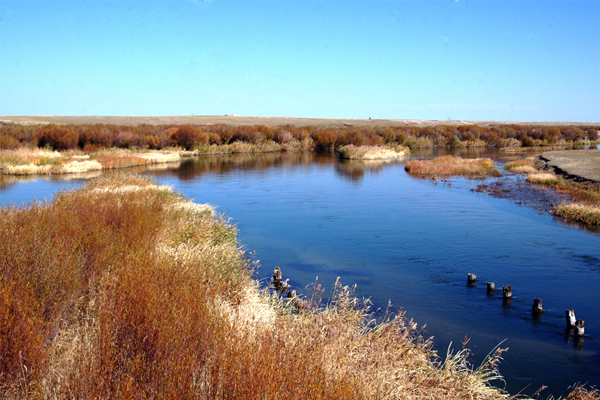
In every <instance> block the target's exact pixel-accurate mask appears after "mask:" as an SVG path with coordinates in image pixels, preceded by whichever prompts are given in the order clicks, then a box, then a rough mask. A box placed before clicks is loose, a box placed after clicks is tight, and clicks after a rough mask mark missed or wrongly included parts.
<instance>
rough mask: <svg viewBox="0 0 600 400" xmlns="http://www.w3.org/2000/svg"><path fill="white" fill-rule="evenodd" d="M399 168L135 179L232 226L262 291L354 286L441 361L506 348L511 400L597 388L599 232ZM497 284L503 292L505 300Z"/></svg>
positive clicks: (174, 171) (50, 188)
mask: <svg viewBox="0 0 600 400" xmlns="http://www.w3.org/2000/svg"><path fill="white" fill-rule="evenodd" d="M432 155H435V152H425V153H422V154H419V153H416V154H414V156H417V157H430V156H432ZM478 155H480V154H479V153H465V154H463V156H478ZM493 156H494V155H493ZM494 157H495V158H497V155H495V156H494ZM405 162H406V161H399V162H361V161H352V162H349V161H345V162H343V161H340V160H337V159H335V158H334V157H331V156H327V155H317V154H313V153H302V154H299V153H297V154H262V155H252V156H250V155H240V156H227V157H202V158H198V159H192V160H189V161H186V162H184V163H183V164H181V166H178V167H169V168H163V169H153V170H148V169H144V170H136V171H135V172H136V173H140V174H145V175H149V176H151V177H152V178H153V179H155V180H156V181H158V182H160V183H161V184H167V185H171V186H172V187H173V188H174V189H175V190H177V191H179V192H181V193H183V194H184V195H185V196H186V197H188V198H192V199H194V200H195V201H196V202H199V203H209V204H212V205H213V206H215V207H216V208H217V211H219V212H221V213H224V214H225V215H226V216H228V217H230V218H232V221H233V222H234V223H236V224H237V227H238V228H239V240H240V244H241V245H242V246H243V247H244V248H245V249H247V250H248V251H256V255H255V257H256V259H260V265H261V267H260V269H259V270H258V271H257V278H258V279H261V280H262V281H263V282H265V283H266V282H268V279H269V277H270V276H271V274H272V272H273V268H274V267H280V268H281V270H282V272H283V275H284V279H285V278H289V279H290V283H291V284H292V286H293V287H294V289H297V290H298V291H299V292H302V291H306V292H308V291H309V289H307V287H308V286H309V285H311V284H313V283H314V282H315V279H316V278H317V277H318V282H319V283H321V284H322V285H323V286H324V287H331V286H332V285H333V283H334V282H335V279H336V278H337V277H340V280H341V281H342V283H344V284H347V285H353V284H357V291H356V294H357V295H358V296H360V297H365V298H369V299H370V301H371V302H372V303H373V310H374V311H376V310H377V309H385V308H386V306H387V304H388V301H391V302H392V303H393V306H395V307H396V308H400V309H401V310H402V311H405V312H406V316H407V317H408V318H412V319H414V320H415V321H416V322H417V323H418V324H419V325H420V326H423V325H425V328H424V332H423V334H424V335H425V336H427V337H428V336H433V341H434V345H435V348H436V349H437V350H438V353H439V355H440V356H441V357H442V358H443V357H444V356H445V354H446V351H447V349H448V346H450V344H451V346H452V349H453V350H454V351H457V350H460V349H462V342H463V340H464V339H465V337H466V338H468V339H469V341H468V344H467V346H468V347H469V348H470V349H471V350H472V351H473V353H474V354H473V356H472V361H473V363H474V365H475V366H477V365H478V364H479V363H480V362H481V361H482V360H483V359H484V357H485V356H486V355H487V354H488V353H489V352H490V351H491V350H492V349H493V348H494V347H495V346H496V345H498V344H499V343H501V342H502V347H507V348H508V349H509V350H508V351H507V352H506V353H504V361H503V362H502V363H501V364H500V373H501V374H502V375H503V376H504V377H505V381H506V383H503V382H496V384H497V386H499V387H502V388H505V389H506V390H507V391H509V393H511V394H516V393H517V392H520V391H521V390H522V391H523V393H525V394H530V395H531V394H533V393H534V392H535V391H536V390H538V389H539V388H540V387H542V386H543V385H544V386H547V387H548V388H547V389H545V390H543V391H542V392H541V393H542V396H543V397H547V396H549V395H550V394H552V395H554V396H559V395H561V394H564V393H566V392H567V390H568V387H569V385H572V384H575V383H577V382H580V383H587V384H588V385H596V386H600V307H599V300H600V298H599V295H598V288H599V287H600V235H598V234H597V233H593V232H590V231H587V230H585V229H583V228H581V227H579V226H573V225H568V224H565V223H564V222H561V221H559V220H557V219H554V218H553V217H552V216H550V215H549V214H548V213H547V212H540V211H539V210H536V209H534V208H532V207H528V206H526V205H524V204H523V203H522V202H520V201H515V200H514V199H506V198H496V197H492V196H490V195H488V194H486V193H479V192H477V191H476V190H474V189H475V188H476V187H477V185H479V184H482V183H493V182H494V181H495V180H496V179H495V178H491V179H488V180H469V179H464V178H451V179H448V180H445V181H441V180H439V181H432V180H427V179H418V178H414V177H411V176H409V175H408V174H407V173H406V172H405V170H404V164H405ZM499 166H500V168H501V163H499ZM502 179H505V180H512V181H519V180H522V178H520V177H517V176H514V175H511V176H505V177H503V178H502ZM82 182H83V180H71V181H64V180H45V179H34V180H29V181H17V182H12V183H10V184H5V185H4V186H3V187H2V189H0V203H1V204H2V205H3V206H5V205H6V204H8V203H9V202H13V203H22V202H26V201H30V200H32V199H33V198H37V199H38V200H41V199H44V198H47V199H50V198H51V196H52V193H53V192H55V191H57V190H61V189H65V188H68V187H77V186H79V185H81V184H82ZM468 273H473V274H476V275H477V282H476V284H475V285H472V286H468V285H467V274H468ZM487 282H495V285H496V288H497V289H496V291H495V292H493V293H488V292H487V290H486V283H487ZM503 285H511V286H512V289H513V299H512V301H511V302H510V303H509V304H506V303H503V299H502V286H503ZM536 297H539V298H541V299H542V300H543V306H544V310H545V311H544V312H543V314H542V315H541V317H540V318H535V317H534V315H532V313H531V306H532V304H533V299H534V298H536ZM566 309H574V310H575V313H576V316H577V318H578V319H583V320H585V326H586V336H585V337H584V338H583V339H581V340H575V339H574V338H573V337H572V335H569V333H568V331H567V332H566V331H565V326H566V324H565V310H566Z"/></svg>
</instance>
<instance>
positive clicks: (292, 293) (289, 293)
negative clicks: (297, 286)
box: [287, 290, 296, 299]
mask: <svg viewBox="0 0 600 400" xmlns="http://www.w3.org/2000/svg"><path fill="white" fill-rule="evenodd" d="M287 297H288V298H290V299H293V298H295V297H296V291H295V290H290V291H289V292H288V294H287Z"/></svg>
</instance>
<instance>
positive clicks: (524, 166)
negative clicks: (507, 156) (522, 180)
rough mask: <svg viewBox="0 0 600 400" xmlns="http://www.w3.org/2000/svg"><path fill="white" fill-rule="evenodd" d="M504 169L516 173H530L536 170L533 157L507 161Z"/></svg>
mask: <svg viewBox="0 0 600 400" xmlns="http://www.w3.org/2000/svg"><path fill="white" fill-rule="evenodd" d="M504 169H506V170H507V171H510V172H513V173H516V174H532V173H535V172H537V171H538V169H537V168H536V162H535V159H533V158H525V159H522V160H515V161H509V162H507V163H506V164H505V165H504Z"/></svg>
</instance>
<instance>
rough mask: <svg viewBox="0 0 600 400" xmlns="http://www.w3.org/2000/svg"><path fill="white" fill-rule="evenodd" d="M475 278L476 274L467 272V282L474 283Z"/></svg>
mask: <svg viewBox="0 0 600 400" xmlns="http://www.w3.org/2000/svg"><path fill="white" fill-rule="evenodd" d="M476 280H477V275H475V274H469V275H467V282H468V283H469V284H470V285H471V284H473V283H475V281H476Z"/></svg>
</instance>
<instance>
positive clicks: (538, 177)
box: [527, 171, 562, 186]
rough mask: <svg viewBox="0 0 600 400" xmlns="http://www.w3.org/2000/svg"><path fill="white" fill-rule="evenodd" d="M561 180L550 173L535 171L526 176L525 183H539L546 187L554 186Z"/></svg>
mask: <svg viewBox="0 0 600 400" xmlns="http://www.w3.org/2000/svg"><path fill="white" fill-rule="evenodd" d="M561 181H562V180H561V178H560V177H559V176H557V175H556V174H554V173H552V172H539V171H536V172H534V173H531V174H529V175H527V182H530V183H541V184H544V185H548V186H556V185H559V184H560V183H561Z"/></svg>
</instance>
